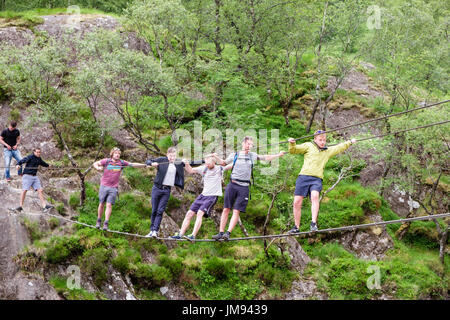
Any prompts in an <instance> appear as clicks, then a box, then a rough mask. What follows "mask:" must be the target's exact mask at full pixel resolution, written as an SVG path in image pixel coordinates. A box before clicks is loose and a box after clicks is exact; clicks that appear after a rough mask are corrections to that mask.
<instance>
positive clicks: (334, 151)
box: [329, 139, 356, 156]
mask: <svg viewBox="0 0 450 320" xmlns="http://www.w3.org/2000/svg"><path fill="white" fill-rule="evenodd" d="M355 142H356V140H355V139H352V140H348V141H345V142H342V143H340V144H338V145H337V146H333V147H330V148H329V150H330V151H331V156H335V155H337V154H339V153H341V152H344V151H345V150H347V149H348V148H349V147H350V146H351V145H352V144H354V143H355Z"/></svg>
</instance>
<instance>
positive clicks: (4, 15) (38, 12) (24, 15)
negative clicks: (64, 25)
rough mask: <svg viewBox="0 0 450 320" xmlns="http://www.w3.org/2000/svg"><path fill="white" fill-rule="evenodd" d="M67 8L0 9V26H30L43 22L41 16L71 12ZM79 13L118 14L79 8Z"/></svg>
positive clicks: (114, 15) (116, 16)
mask: <svg viewBox="0 0 450 320" xmlns="http://www.w3.org/2000/svg"><path fill="white" fill-rule="evenodd" d="M67 10H68V9H67V8H37V9H33V10H26V11H19V12H17V11H1V12H0V28H5V27H23V28H32V27H34V26H37V25H39V24H42V23H44V19H43V18H42V17H41V16H47V15H65V14H73V12H68V11H67ZM80 14H82V15H101V16H104V15H108V16H112V17H115V18H118V17H119V16H118V15H116V14H114V13H105V12H103V11H100V10H97V9H90V8H81V9H80ZM82 19H83V18H82Z"/></svg>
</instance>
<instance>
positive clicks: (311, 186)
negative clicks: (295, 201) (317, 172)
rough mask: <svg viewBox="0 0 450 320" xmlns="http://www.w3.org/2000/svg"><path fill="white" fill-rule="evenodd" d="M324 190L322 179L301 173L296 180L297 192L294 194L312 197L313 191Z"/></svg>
mask: <svg viewBox="0 0 450 320" xmlns="http://www.w3.org/2000/svg"><path fill="white" fill-rule="evenodd" d="M313 190H314V191H318V192H319V193H320V191H322V179H320V178H317V177H313V176H305V175H299V176H298V177H297V181H296V182H295V192H294V195H296V196H302V197H310V196H311V191H313Z"/></svg>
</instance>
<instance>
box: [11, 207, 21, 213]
mask: <svg viewBox="0 0 450 320" xmlns="http://www.w3.org/2000/svg"><path fill="white" fill-rule="evenodd" d="M9 210H11V211H15V212H22V211H23V208H22V207H17V208H11V209H9Z"/></svg>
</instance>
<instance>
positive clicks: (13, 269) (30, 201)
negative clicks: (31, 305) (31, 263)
mask: <svg viewBox="0 0 450 320" xmlns="http://www.w3.org/2000/svg"><path fill="white" fill-rule="evenodd" d="M17 183H18V180H14V181H13V182H11V183H7V182H5V181H4V180H1V181H0V199H1V208H0V230H1V232H0V299H21V300H42V299H44V300H49V299H51V300H53V299H59V297H58V294H57V293H56V292H55V290H54V289H53V287H52V286H51V285H49V284H48V283H47V282H46V280H45V279H44V278H42V277H41V276H39V275H37V274H25V273H23V272H22V271H20V269H19V267H18V266H17V264H16V263H15V262H14V257H15V256H16V255H17V254H18V253H20V252H21V251H22V250H23V248H24V247H25V246H27V245H29V244H30V240H29V235H28V231H27V229H26V228H25V226H24V225H23V223H22V221H23V218H24V216H26V217H27V218H28V219H30V220H31V221H39V220H40V219H41V216H40V215H39V211H40V208H39V199H38V197H37V195H36V194H32V193H31V192H29V194H28V197H27V199H26V205H25V213H23V214H15V213H10V212H9V211H8V210H7V208H11V207H17V206H18V204H19V199H20V193H21V190H20V189H18V188H16V184H17Z"/></svg>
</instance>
